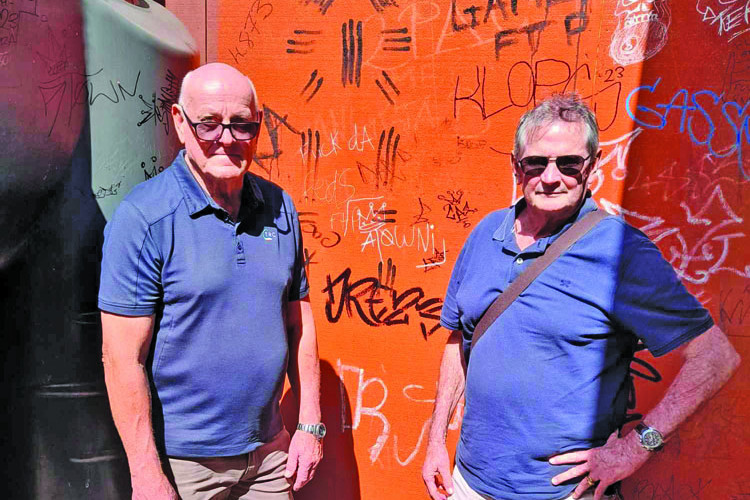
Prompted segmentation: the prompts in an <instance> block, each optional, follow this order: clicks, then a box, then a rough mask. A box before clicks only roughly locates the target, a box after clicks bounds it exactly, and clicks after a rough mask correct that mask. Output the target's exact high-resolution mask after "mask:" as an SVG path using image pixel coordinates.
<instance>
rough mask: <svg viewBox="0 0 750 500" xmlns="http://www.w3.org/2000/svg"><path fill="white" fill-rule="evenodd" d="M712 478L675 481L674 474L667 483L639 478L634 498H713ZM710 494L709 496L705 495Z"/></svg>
mask: <svg viewBox="0 0 750 500" xmlns="http://www.w3.org/2000/svg"><path fill="white" fill-rule="evenodd" d="M711 482H712V480H711V479H709V480H708V481H704V479H702V478H698V480H697V484H696V483H695V479H694V478H691V479H690V480H687V479H683V478H681V479H679V480H678V481H675V477H674V475H672V476H671V477H670V479H669V480H668V481H666V482H665V483H653V482H651V481H650V480H648V479H639V480H638V481H636V483H635V487H634V488H633V493H632V494H633V500H702V499H704V498H713V497H711V496H710V494H709V493H710V492H708V491H705V490H708V489H709V488H708V487H709V485H710V484H711ZM704 495H708V496H704Z"/></svg>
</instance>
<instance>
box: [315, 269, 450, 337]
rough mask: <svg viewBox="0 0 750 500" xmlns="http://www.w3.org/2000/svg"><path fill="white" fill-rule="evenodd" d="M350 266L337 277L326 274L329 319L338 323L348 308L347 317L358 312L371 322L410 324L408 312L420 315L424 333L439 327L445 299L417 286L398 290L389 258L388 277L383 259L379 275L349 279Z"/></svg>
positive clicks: (420, 324)
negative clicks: (432, 295) (427, 293)
mask: <svg viewBox="0 0 750 500" xmlns="http://www.w3.org/2000/svg"><path fill="white" fill-rule="evenodd" d="M351 275H352V270H351V268H347V269H345V270H344V271H342V272H341V274H339V275H338V276H337V277H336V278H332V277H331V275H330V274H328V275H326V286H325V288H323V293H324V294H326V304H325V314H326V319H327V320H328V322H329V323H338V322H339V320H340V319H341V315H342V313H343V312H344V311H346V315H347V316H348V317H350V318H351V317H353V315H354V313H355V312H356V314H357V316H358V317H359V319H360V320H361V321H362V322H363V323H365V324H366V325H368V326H374V327H380V326H386V327H389V326H397V325H411V324H412V323H411V317H410V316H409V312H412V311H413V312H414V313H416V315H417V316H418V317H419V318H420V319H419V330H420V332H421V334H422V337H423V338H424V339H425V340H427V337H429V336H430V335H432V334H433V333H435V331H437V329H438V328H440V311H441V310H442V307H443V299H441V298H439V297H432V298H426V297H425V292H424V290H423V289H422V288H421V287H418V286H415V287H412V288H409V289H407V290H406V291H403V292H400V293H399V292H398V291H397V290H396V286H395V283H396V266H395V265H394V264H393V262H392V261H391V259H388V265H387V268H386V274H385V277H384V276H383V263H382V262H380V263H378V276H377V277H374V276H371V277H367V278H362V279H360V280H357V281H355V282H353V283H352V282H350V280H351Z"/></svg>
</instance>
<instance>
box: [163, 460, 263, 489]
mask: <svg viewBox="0 0 750 500" xmlns="http://www.w3.org/2000/svg"><path fill="white" fill-rule="evenodd" d="M247 462H248V456H247V454H244V455H237V456H233V457H210V458H175V457H169V466H170V468H171V469H172V475H173V477H174V485H175V487H176V489H177V493H178V494H179V495H180V498H181V499H182V500H223V499H225V498H228V495H229V492H230V490H231V488H232V486H234V485H236V484H237V482H238V481H239V480H240V478H241V477H242V475H243V474H244V473H245V471H246V470H247Z"/></svg>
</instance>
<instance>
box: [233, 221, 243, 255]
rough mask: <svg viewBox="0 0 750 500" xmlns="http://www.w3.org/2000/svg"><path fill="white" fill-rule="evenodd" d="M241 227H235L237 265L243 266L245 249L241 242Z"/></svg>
mask: <svg viewBox="0 0 750 500" xmlns="http://www.w3.org/2000/svg"><path fill="white" fill-rule="evenodd" d="M239 227H240V225H239V224H235V225H234V241H235V248H236V255H237V264H238V265H241V264H244V263H245V248H244V246H243V245H242V240H240V234H239V232H238V229H239Z"/></svg>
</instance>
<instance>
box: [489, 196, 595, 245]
mask: <svg viewBox="0 0 750 500" xmlns="http://www.w3.org/2000/svg"><path fill="white" fill-rule="evenodd" d="M525 208H526V200H525V199H524V198H521V199H520V200H518V201H517V202H516V204H515V205H513V206H512V207H511V209H512V210H508V211H507V212H506V214H505V217H504V218H503V220H502V222H501V223H500V225H499V226H498V228H497V229H496V230H495V232H494V233H493V234H492V239H493V240H497V241H499V242H501V243H502V244H503V246H504V247H505V248H508V249H514V250H515V251H518V246H517V245H516V239H515V235H514V233H513V226H514V223H515V221H516V218H518V215H519V214H520V213H521V212H522V211H523V210H524V209H525ZM596 209H597V206H596V202H595V201H594V199H593V198H592V196H591V191H588V192H587V193H586V198H585V199H584V202H583V205H582V206H581V208H580V210H578V213H576V215H575V217H572V218H571V219H570V220H569V221H568V222H566V223H565V224H564V225H563V227H562V228H560V230H559V231H557V232H556V233H554V234H551V235H549V236H545V237H543V238H539V239H538V240H537V241H536V243H535V244H534V245H532V246H530V247H529V248H527V249H526V250H525V251H542V252H543V251H544V250H546V249H547V247H548V246H549V245H550V244H552V242H553V241H555V240H556V239H557V238H558V237H559V236H560V235H561V234H562V233H564V232H565V231H566V230H567V229H568V228H569V227H570V226H572V225H573V224H574V223H575V222H576V221H578V220H579V219H581V218H582V217H583V216H584V215H586V214H587V213H589V212H591V211H593V210H596Z"/></svg>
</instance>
